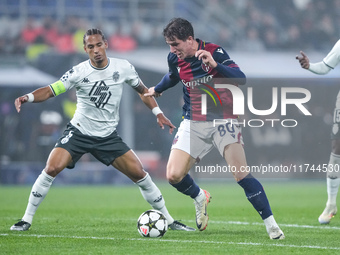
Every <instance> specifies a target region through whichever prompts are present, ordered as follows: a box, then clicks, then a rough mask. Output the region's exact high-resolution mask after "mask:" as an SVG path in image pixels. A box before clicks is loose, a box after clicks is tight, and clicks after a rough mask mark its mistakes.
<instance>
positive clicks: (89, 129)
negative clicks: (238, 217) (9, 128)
mask: <svg viewBox="0 0 340 255" xmlns="http://www.w3.org/2000/svg"><path fill="white" fill-rule="evenodd" d="M83 43H84V50H85V52H86V53H87V54H88V56H89V60H87V61H84V62H82V63H80V64H78V65H76V66H74V67H73V68H72V69H71V70H69V71H68V72H66V73H65V74H64V75H63V76H62V77H61V78H60V80H59V81H57V82H55V83H53V84H51V85H49V86H46V87H42V88H39V89H37V90H35V91H33V92H32V93H29V94H27V95H23V96H21V97H18V98H17V99H16V100H15V107H16V110H17V111H18V112H20V109H21V107H22V104H24V103H26V102H34V103H39V102H43V101H45V100H47V99H49V98H52V97H55V96H58V95H59V94H62V93H64V92H66V91H67V90H69V89H72V88H74V89H76V93H77V110H76V112H75V114H74V116H73V118H72V119H71V121H70V123H69V124H68V125H67V128H66V130H65V131H64V133H63V135H62V136H61V137H60V138H59V140H58V141H57V143H56V145H55V147H54V149H53V150H52V151H51V153H50V155H49V158H48V159H47V163H46V166H45V168H44V169H43V171H42V172H41V174H40V175H39V177H38V178H37V180H36V181H35V183H34V185H33V187H32V190H31V193H30V195H29V200H28V205H27V208H26V211H25V214H24V216H23V217H22V220H20V221H19V222H18V223H16V224H14V225H13V226H12V227H11V228H10V229H11V230H17V231H25V230H28V229H29V228H30V226H31V224H32V221H33V216H34V214H35V213H36V210H37V209H38V206H39V205H40V203H41V202H42V201H43V200H44V198H45V196H46V195H47V193H48V191H49V189H50V187H51V185H52V182H53V180H54V179H55V178H56V176H57V175H58V174H59V173H60V172H61V171H62V170H63V169H65V168H66V167H67V168H73V167H74V166H75V164H76V162H77V161H78V160H79V159H80V158H81V156H82V155H83V154H85V153H91V154H92V155H93V156H94V157H95V158H96V159H97V160H99V161H100V162H102V163H104V164H105V165H107V166H108V165H112V166H113V167H115V168H116V169H118V170H119V171H120V172H122V173H123V174H125V175H126V176H127V177H129V178H130V179H131V180H132V181H133V182H134V183H135V184H137V185H138V187H139V189H140V191H141V193H142V196H143V197H144V199H145V200H146V201H147V202H148V203H149V204H150V205H151V206H152V208H154V209H156V210H159V211H161V212H162V213H163V214H164V215H165V216H166V218H167V220H168V223H169V227H170V228H171V229H173V230H185V231H194V230H195V229H194V228H190V227H188V226H186V225H184V224H182V223H180V222H178V221H174V219H173V218H172V217H171V215H170V214H169V212H168V210H167V208H166V206H165V202H164V198H163V196H162V194H161V192H160V190H159V189H158V187H157V186H156V185H155V184H154V182H153V181H152V180H151V177H150V175H149V174H148V173H147V172H145V171H144V169H143V166H142V164H141V162H140V160H139V158H138V157H137V155H136V154H135V153H134V152H133V151H132V150H131V149H130V148H129V147H128V146H127V145H126V144H125V143H124V142H123V141H122V139H121V138H120V136H119V135H118V134H117V131H116V127H117V125H118V120H119V104H120V100H121V96H122V91H123V87H124V86H130V87H132V88H134V89H135V90H136V92H138V94H139V96H140V98H141V100H142V101H143V102H144V103H145V105H146V106H147V107H148V108H150V109H151V110H152V112H153V113H154V115H156V117H157V122H158V124H159V126H160V127H161V128H163V129H164V125H166V126H169V127H170V130H169V132H170V134H171V133H172V132H173V129H174V128H175V127H174V125H173V124H172V123H171V122H170V120H168V119H167V118H166V117H165V116H164V114H163V113H162V111H161V110H160V108H159V107H158V105H157V102H156V101H155V100H154V99H153V98H149V97H145V96H143V94H144V93H146V92H147V91H148V89H147V87H145V85H144V84H143V82H142V81H141V80H140V78H139V76H138V74H137V72H136V71H135V68H134V67H133V66H132V65H131V64H130V63H129V62H128V61H127V60H124V59H116V58H108V57H107V55H106V49H107V48H108V43H107V40H106V39H105V36H104V34H103V33H102V31H101V30H99V29H89V30H88V31H87V32H86V33H85V35H84V39H83Z"/></svg>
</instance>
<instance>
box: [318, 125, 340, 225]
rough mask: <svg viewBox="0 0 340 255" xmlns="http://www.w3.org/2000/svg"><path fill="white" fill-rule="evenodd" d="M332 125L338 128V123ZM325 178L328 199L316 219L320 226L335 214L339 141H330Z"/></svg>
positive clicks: (339, 170) (339, 160)
mask: <svg viewBox="0 0 340 255" xmlns="http://www.w3.org/2000/svg"><path fill="white" fill-rule="evenodd" d="M334 125H336V126H338V123H337V124H334ZM333 134H334V133H333ZM326 178H327V195H328V199H327V203H326V208H325V209H324V210H323V212H322V213H321V215H320V216H319V218H318V220H319V222H320V223H321V224H328V223H329V222H330V221H331V219H332V218H333V217H334V215H335V214H336V213H337V206H336V198H337V195H338V190H339V185H340V139H333V140H332V153H331V155H330V158H329V163H328V169H327V176H326Z"/></svg>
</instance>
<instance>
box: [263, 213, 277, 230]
mask: <svg viewBox="0 0 340 255" xmlns="http://www.w3.org/2000/svg"><path fill="white" fill-rule="evenodd" d="M263 222H264V225H266V229H267V232H269V229H270V228H271V227H277V228H278V227H279V225H277V223H276V220H275V219H274V216H273V215H270V216H269V217H268V218H266V219H264V220H263Z"/></svg>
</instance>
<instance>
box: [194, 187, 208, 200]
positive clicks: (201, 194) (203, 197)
mask: <svg viewBox="0 0 340 255" xmlns="http://www.w3.org/2000/svg"><path fill="white" fill-rule="evenodd" d="M194 199H195V201H196V202H198V203H200V202H202V201H204V199H207V198H206V196H205V193H204V191H203V189H201V188H200V192H199V193H198V195H197V197H195V198H194Z"/></svg>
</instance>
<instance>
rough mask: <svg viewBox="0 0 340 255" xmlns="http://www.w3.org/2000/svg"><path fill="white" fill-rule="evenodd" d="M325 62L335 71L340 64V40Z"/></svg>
mask: <svg viewBox="0 0 340 255" xmlns="http://www.w3.org/2000/svg"><path fill="white" fill-rule="evenodd" d="M323 62H324V63H325V64H326V65H327V66H328V67H330V68H332V69H334V68H335V67H336V66H337V64H339V62H340V40H338V41H337V42H336V44H335V45H334V46H333V48H332V50H331V51H330V52H329V53H328V55H327V56H326V57H325V58H324V59H323Z"/></svg>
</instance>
